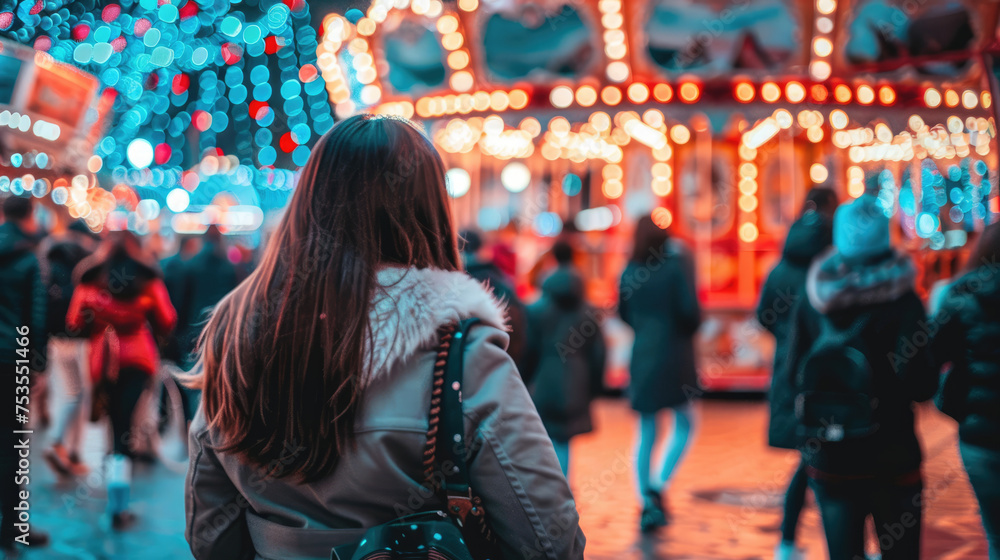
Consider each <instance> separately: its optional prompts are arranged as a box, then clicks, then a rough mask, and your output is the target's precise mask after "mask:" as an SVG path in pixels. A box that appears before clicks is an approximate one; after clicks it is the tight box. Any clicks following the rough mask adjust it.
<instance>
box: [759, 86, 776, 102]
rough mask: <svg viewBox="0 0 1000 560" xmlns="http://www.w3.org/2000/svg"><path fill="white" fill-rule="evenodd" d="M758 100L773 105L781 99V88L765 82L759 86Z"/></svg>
mask: <svg viewBox="0 0 1000 560" xmlns="http://www.w3.org/2000/svg"><path fill="white" fill-rule="evenodd" d="M760 98H761V99H763V100H764V101H766V102H768V103H774V102H776V101H778V99H780V98H781V88H780V87H778V84H776V83H774V82H765V83H764V85H762V86H760Z"/></svg>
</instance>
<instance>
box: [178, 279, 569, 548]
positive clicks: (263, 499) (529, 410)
mask: <svg viewBox="0 0 1000 560" xmlns="http://www.w3.org/2000/svg"><path fill="white" fill-rule="evenodd" d="M379 283H380V284H381V285H382V286H383V289H382V290H381V291H380V294H379V295H378V296H377V297H376V299H375V301H374V302H373V304H372V306H371V311H370V321H371V323H370V324H371V325H372V333H373V343H372V348H371V351H372V354H373V358H374V360H373V363H374V364H376V366H375V367H374V368H373V370H372V372H370V373H369V374H368V375H367V376H366V380H365V381H366V384H367V388H366V391H365V396H364V403H363V405H362V407H361V409H360V412H359V416H358V418H357V420H356V427H355V433H356V446H355V450H354V451H352V452H351V453H350V454H349V455H345V456H344V457H342V458H341V459H340V462H339V464H338V465H337V467H336V469H335V470H334V471H333V472H331V473H330V474H329V476H327V477H325V478H323V479H321V480H318V481H315V482H311V483H307V484H302V483H297V482H296V481H295V480H294V479H291V478H278V477H273V476H268V475H266V473H265V472H263V470H262V469H260V468H258V467H254V466H250V465H247V464H245V463H243V462H241V461H240V460H239V459H238V458H237V457H234V456H232V455H229V454H226V453H222V452H219V451H217V450H216V449H214V446H213V441H214V440H215V438H214V436H213V433H212V432H213V430H212V429H210V428H208V427H207V425H206V422H205V419H204V416H203V414H202V411H201V410H199V411H198V414H197V416H196V417H195V419H194V423H193V424H192V426H191V435H190V440H191V446H190V453H191V463H190V467H189V470H188V479H187V490H186V495H185V504H186V509H187V531H186V538H187V540H188V543H189V544H190V545H191V551H192V552H193V553H194V556H195V557H196V558H198V559H199V560H201V559H219V558H234V559H244V558H255V559H275V560H277V559H281V560H285V559H312V558H316V559H320V558H324V559H327V558H330V551H331V548H332V547H333V546H337V545H341V544H345V543H349V542H355V541H358V540H360V539H361V536H362V535H363V533H364V531H365V530H366V529H367V528H369V527H372V526H375V525H379V524H381V523H385V522H388V521H390V520H392V519H395V518H396V517H400V516H402V515H406V514H409V513H413V512H416V511H422V510H426V509H430V508H436V507H439V506H440V504H439V503H438V500H437V499H436V498H435V497H434V496H433V495H432V493H431V492H429V491H428V490H427V489H426V488H425V487H424V486H422V483H421V478H422V472H423V468H422V464H421V463H422V454H423V448H424V443H425V439H426V432H427V429H428V421H427V409H428V403H429V402H430V391H431V376H432V373H433V360H434V347H435V345H436V343H437V335H436V332H437V329H438V327H439V326H441V325H445V324H448V323H450V322H453V321H457V320H459V319H463V318H467V317H478V318H480V319H481V320H482V323H481V324H480V325H478V326H475V327H473V328H472V330H471V332H470V333H469V338H468V340H467V342H466V351H465V357H464V358H465V377H464V383H463V385H464V386H463V388H462V398H463V404H464V409H465V417H466V434H467V438H468V439H467V441H469V442H470V443H469V445H470V447H471V451H470V454H469V476H470V478H471V484H472V488H473V491H474V492H475V493H476V494H477V495H479V496H480V497H481V498H482V499H483V503H484V506H485V508H486V511H487V516H488V519H489V521H490V524H491V526H492V528H493V530H494V532H495V533H496V534H497V535H499V537H500V538H501V540H502V547H503V552H504V558H507V559H513V558H519V559H521V558H524V559H530V558H545V559H550V560H556V559H559V560H562V559H575V558H583V549H584V542H585V539H584V536H583V533H582V531H581V530H580V527H579V516H578V514H577V511H576V504H575V503H574V501H573V497H572V495H571V494H570V490H569V487H568V485H567V483H566V480H565V478H563V476H562V474H561V472H560V469H559V463H558V461H557V460H556V456H555V453H554V451H553V449H552V444H551V442H550V441H549V439H548V437H547V436H546V433H545V429H544V428H543V427H542V423H541V421H540V420H539V418H538V414H537V413H536V411H535V407H534V405H533V404H532V402H531V399H530V397H529V396H528V393H527V391H526V390H525V388H524V384H523V383H522V381H521V378H520V376H519V375H518V372H517V370H516V368H515V367H514V364H513V362H512V361H511V359H510V357H509V356H508V355H507V353H506V352H505V348H506V346H507V342H508V337H507V334H506V333H505V332H504V316H503V311H502V309H501V308H500V306H499V305H498V304H497V302H496V301H495V300H494V299H493V297H492V296H491V295H490V294H489V292H488V291H487V290H486V289H484V288H483V286H482V285H480V284H479V283H477V282H475V281H474V280H472V279H471V278H469V277H468V276H466V275H465V274H463V273H458V272H446V271H440V270H429V269H425V270H417V269H409V270H406V269H399V268H388V269H385V270H383V271H381V272H380V273H379ZM308 445H309V442H293V441H290V442H288V443H287V444H286V450H285V451H286V453H287V454H288V456H289V457H294V456H295V454H297V453H301V452H303V451H304V450H305V448H306V446H308ZM278 468H279V469H280V466H278Z"/></svg>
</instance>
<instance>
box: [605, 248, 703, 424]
mask: <svg viewBox="0 0 1000 560" xmlns="http://www.w3.org/2000/svg"><path fill="white" fill-rule="evenodd" d="M618 313H619V315H620V316H621V318H622V320H623V321H625V323H627V324H628V325H629V326H631V327H632V329H634V330H635V342H634V344H633V346H632V363H631V367H630V369H629V372H630V376H631V380H630V383H629V395H630V397H631V401H632V408H633V409H635V410H636V411H638V412H647V413H649V412H656V411H658V410H662V409H664V408H668V407H675V406H680V405H682V404H684V403H685V402H687V401H688V399H689V398H690V397H691V396H692V395H695V394H697V392H698V374H697V372H696V370H695V358H694V333H695V331H697V330H698V326H699V325H700V324H701V308H700V307H699V305H698V297H697V294H696V293H695V288H694V267H693V265H692V263H691V259H690V256H689V255H687V254H686V252H683V251H682V249H681V248H680V247H678V246H677V244H675V243H673V242H669V241H668V242H667V244H666V245H665V246H664V250H663V251H662V252H659V253H657V254H655V255H650V256H649V257H648V258H646V259H645V260H644V261H641V262H634V261H633V262H630V263H629V264H628V265H627V266H626V267H625V271H624V272H623V273H622V277H621V284H620V286H619V289H618Z"/></svg>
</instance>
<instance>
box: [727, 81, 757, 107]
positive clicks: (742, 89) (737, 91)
mask: <svg viewBox="0 0 1000 560" xmlns="http://www.w3.org/2000/svg"><path fill="white" fill-rule="evenodd" d="M733 94H734V95H735V96H736V99H737V100H738V101H739V102H740V103H750V102H751V101H753V97H754V95H755V94H756V92H755V91H754V89H753V84H750V83H747V82H740V83H738V84H736V88H734V90H733Z"/></svg>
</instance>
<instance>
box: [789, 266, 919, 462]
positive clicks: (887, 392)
mask: <svg viewBox="0 0 1000 560" xmlns="http://www.w3.org/2000/svg"><path fill="white" fill-rule="evenodd" d="M914 278H915V271H914V268H913V264H912V262H911V261H910V259H909V257H907V256H905V255H902V254H898V253H895V252H889V253H886V254H883V255H876V256H874V257H872V258H869V259H867V260H862V261H849V260H845V259H844V258H843V256H842V255H841V254H840V253H838V252H837V251H836V250H835V249H831V250H830V251H828V252H827V253H825V254H824V255H822V256H820V257H818V258H817V259H816V261H815V262H814V263H813V264H812V266H811V267H810V269H809V275H808V277H807V279H806V293H807V295H808V299H807V300H802V301H801V302H800V304H799V305H798V306H796V309H795V312H794V320H793V323H792V326H791V331H790V337H791V338H790V341H789V355H788V357H787V360H788V367H789V368H790V371H791V372H794V374H795V375H794V376H793V382H795V383H798V382H799V380H800V379H801V377H802V375H803V372H802V371H801V370H800V365H801V364H803V363H804V361H805V358H806V357H807V356H808V354H809V352H810V350H811V349H812V348H816V347H819V346H821V345H823V340H822V337H826V336H831V333H836V332H840V331H842V330H844V329H848V328H858V326H859V324H860V329H861V330H860V332H859V335H858V336H859V338H861V339H863V340H865V342H866V358H867V361H868V364H869V366H870V367H871V372H872V379H871V382H870V384H871V387H872V392H873V395H872V396H873V398H874V399H876V400H877V401H876V402H877V406H876V407H875V409H874V421H875V423H876V424H877V425H878V429H877V430H876V431H875V432H874V433H873V434H872V435H870V436H867V437H864V438H859V439H851V440H845V441H841V442H827V441H803V442H800V449H802V451H803V458H804V459H805V461H806V463H807V464H808V465H809V466H810V467H812V470H813V473H814V474H818V475H821V476H832V477H852V478H853V477H876V476H880V477H890V478H892V477H901V476H908V475H911V474H912V473H915V472H917V471H918V470H919V468H920V463H921V452H920V444H919V442H918V441H917V436H916V433H915V431H914V414H913V403H914V402H920V401H925V400H927V399H929V398H931V397H932V396H933V395H934V393H935V391H936V389H937V382H938V379H937V378H938V376H937V373H936V371H935V369H934V363H933V360H932V358H931V352H930V344H929V338H928V333H927V317H926V313H925V311H924V306H923V303H922V302H921V301H920V298H919V297H917V295H916V293H915V292H914V291H913V283H914ZM846 373H847V372H845V374H846ZM793 391H796V392H797V389H794V388H793Z"/></svg>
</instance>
